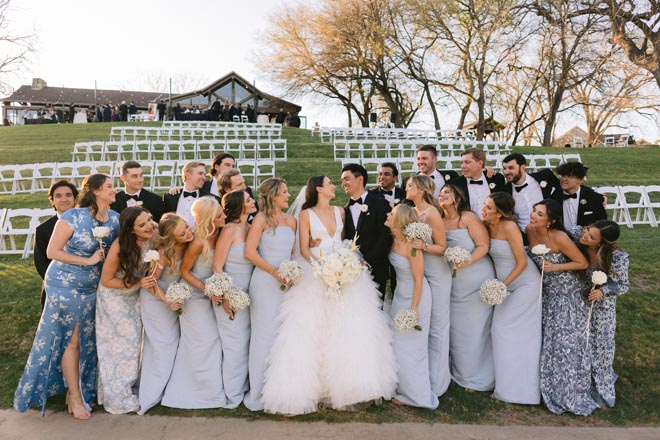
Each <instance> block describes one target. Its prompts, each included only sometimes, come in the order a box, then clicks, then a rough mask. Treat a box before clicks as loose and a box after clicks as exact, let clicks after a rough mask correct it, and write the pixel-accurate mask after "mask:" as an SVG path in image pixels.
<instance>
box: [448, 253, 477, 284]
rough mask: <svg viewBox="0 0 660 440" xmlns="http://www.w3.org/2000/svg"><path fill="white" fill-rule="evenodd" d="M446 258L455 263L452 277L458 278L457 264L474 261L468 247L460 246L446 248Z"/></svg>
mask: <svg viewBox="0 0 660 440" xmlns="http://www.w3.org/2000/svg"><path fill="white" fill-rule="evenodd" d="M445 258H446V259H447V261H449V262H450V263H452V264H453V267H452V271H451V277H452V278H456V265H457V264H464V263H469V262H470V261H472V255H471V254H470V252H469V251H468V250H467V249H464V248H462V247H459V246H452V247H448V248H447V249H446V250H445Z"/></svg>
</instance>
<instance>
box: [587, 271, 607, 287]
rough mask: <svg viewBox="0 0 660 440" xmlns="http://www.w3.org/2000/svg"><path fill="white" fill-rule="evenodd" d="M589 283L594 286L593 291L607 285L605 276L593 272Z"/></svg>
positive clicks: (602, 273)
mask: <svg viewBox="0 0 660 440" xmlns="http://www.w3.org/2000/svg"><path fill="white" fill-rule="evenodd" d="M591 283H592V284H593V285H594V289H597V288H598V287H600V286H602V285H603V284H605V283H607V274H606V273H605V272H603V271H600V270H595V271H594V273H593V274H591Z"/></svg>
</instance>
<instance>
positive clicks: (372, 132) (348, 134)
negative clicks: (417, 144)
mask: <svg viewBox="0 0 660 440" xmlns="http://www.w3.org/2000/svg"><path fill="white" fill-rule="evenodd" d="M316 133H318V135H319V137H320V138H321V142H322V143H325V142H334V141H335V140H339V139H341V140H359V139H428V140H431V139H474V138H475V135H474V130H460V129H455V130H419V129H412V128H365V127H320V128H319V129H318V130H316V131H313V132H312V134H316Z"/></svg>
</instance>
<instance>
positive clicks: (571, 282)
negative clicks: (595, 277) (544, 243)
mask: <svg viewBox="0 0 660 440" xmlns="http://www.w3.org/2000/svg"><path fill="white" fill-rule="evenodd" d="M529 256H530V257H531V258H532V260H534V263H535V264H536V266H537V267H538V268H539V270H540V269H541V264H542V261H541V257H540V256H539V255H535V254H532V253H531V252H529ZM545 258H546V259H547V260H548V261H550V262H552V263H555V264H563V263H566V262H568V261H569V260H568V258H567V257H566V256H565V255H564V254H562V253H561V252H550V253H548V254H546V255H545ZM582 291H583V287H582V285H581V282H580V280H579V279H578V274H577V272H576V271H571V270H568V271H556V272H545V273H544V274H543V317H542V326H543V342H542V345H541V397H542V398H543V403H545V405H546V406H547V408H548V409H549V410H550V411H551V412H553V413H555V414H561V413H563V412H566V411H568V412H572V413H573V414H577V415H581V416H587V415H589V414H591V413H592V412H593V411H594V410H595V409H596V408H598V405H597V404H596V402H595V401H594V400H593V399H592V398H591V396H590V392H589V389H590V386H591V362H590V356H589V349H588V346H587V341H588V338H587V325H588V321H587V316H588V313H589V308H588V307H587V305H586V303H585V301H584V300H583V299H582V296H581V292H582Z"/></svg>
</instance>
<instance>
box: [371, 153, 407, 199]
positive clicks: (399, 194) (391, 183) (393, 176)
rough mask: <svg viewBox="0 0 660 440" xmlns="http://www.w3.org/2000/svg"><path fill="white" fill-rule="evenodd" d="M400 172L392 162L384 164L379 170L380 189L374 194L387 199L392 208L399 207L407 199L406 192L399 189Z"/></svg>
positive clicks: (374, 191) (375, 190)
mask: <svg viewBox="0 0 660 440" xmlns="http://www.w3.org/2000/svg"><path fill="white" fill-rule="evenodd" d="M397 183H399V170H398V169H397V168H396V165H394V164H393V163H392V162H383V163H382V164H380V168H378V188H376V189H374V190H372V192H373V193H376V194H380V195H382V196H383V197H385V200H387V201H388V202H389V203H390V205H391V206H394V205H398V204H399V203H401V202H403V201H404V200H405V199H406V192H405V191H404V190H403V189H401V188H399V187H398V186H396V185H397Z"/></svg>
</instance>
